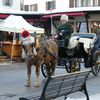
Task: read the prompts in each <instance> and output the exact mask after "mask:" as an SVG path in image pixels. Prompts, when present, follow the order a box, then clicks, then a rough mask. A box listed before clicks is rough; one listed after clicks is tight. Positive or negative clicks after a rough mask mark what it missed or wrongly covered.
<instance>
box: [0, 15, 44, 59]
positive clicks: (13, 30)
mask: <svg viewBox="0 0 100 100" xmlns="http://www.w3.org/2000/svg"><path fill="white" fill-rule="evenodd" d="M0 30H1V31H6V32H8V34H10V35H12V39H11V40H12V41H9V40H8V41H4V43H3V51H4V52H6V53H7V55H8V56H10V57H11V60H12V59H14V58H16V57H21V54H22V48H21V41H20V39H19V38H16V37H20V33H21V32H22V31H23V30H27V31H29V32H30V33H34V32H36V33H38V34H43V33H44V29H43V28H38V27H34V26H32V25H31V24H29V23H28V22H27V21H26V20H25V19H24V18H23V17H22V16H15V15H10V16H8V17H7V18H6V19H5V20H4V21H2V22H1V23H0Z"/></svg>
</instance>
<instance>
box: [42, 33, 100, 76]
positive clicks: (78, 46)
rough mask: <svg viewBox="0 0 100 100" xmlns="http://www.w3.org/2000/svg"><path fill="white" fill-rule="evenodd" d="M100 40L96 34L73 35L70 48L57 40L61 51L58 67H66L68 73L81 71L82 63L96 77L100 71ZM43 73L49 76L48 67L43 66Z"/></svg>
mask: <svg viewBox="0 0 100 100" xmlns="http://www.w3.org/2000/svg"><path fill="white" fill-rule="evenodd" d="M99 42H100V38H99V36H98V37H97V35H96V34H95V33H73V34H72V35H71V37H70V39H69V43H68V46H67V47H66V45H65V40H64V39H62V40H57V45H58V48H59V49H62V50H61V52H59V54H58V63H57V67H58V68H59V67H60V68H61V67H64V68H65V69H66V71H67V72H69V73H70V72H73V71H79V70H80V69H81V63H84V67H86V68H91V71H92V73H93V74H94V75H98V72H99V70H100V44H99ZM41 69H42V73H43V75H44V77H46V76H47V71H46V66H45V65H44V64H42V66H41Z"/></svg>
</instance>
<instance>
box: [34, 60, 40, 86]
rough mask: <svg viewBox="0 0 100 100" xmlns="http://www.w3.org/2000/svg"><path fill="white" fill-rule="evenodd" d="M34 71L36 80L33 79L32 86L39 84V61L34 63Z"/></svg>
mask: <svg viewBox="0 0 100 100" xmlns="http://www.w3.org/2000/svg"><path fill="white" fill-rule="evenodd" d="M35 73H36V80H35V83H34V86H35V87H39V86H40V79H39V76H40V62H37V64H36V69H35Z"/></svg>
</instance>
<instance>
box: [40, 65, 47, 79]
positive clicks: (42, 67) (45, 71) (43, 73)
mask: <svg viewBox="0 0 100 100" xmlns="http://www.w3.org/2000/svg"><path fill="white" fill-rule="evenodd" d="M41 71H42V75H43V76H44V77H45V78H46V77H47V76H48V75H47V68H46V65H45V64H44V63H43V64H42V65H41Z"/></svg>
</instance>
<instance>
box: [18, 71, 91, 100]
mask: <svg viewBox="0 0 100 100" xmlns="http://www.w3.org/2000/svg"><path fill="white" fill-rule="evenodd" d="M89 73H90V71H89V70H88V71H80V72H74V73H69V74H64V75H60V76H52V77H48V78H47V80H46V83H45V85H44V87H43V91H42V93H41V96H37V97H34V96H27V97H20V98H19V100H50V99H55V98H58V97H61V96H64V100H66V99H67V96H68V95H69V94H72V93H75V92H78V91H82V92H83V93H84V94H85V95H86V100H89V96H88V92H87V88H86V80H87V77H88V75H89Z"/></svg>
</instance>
